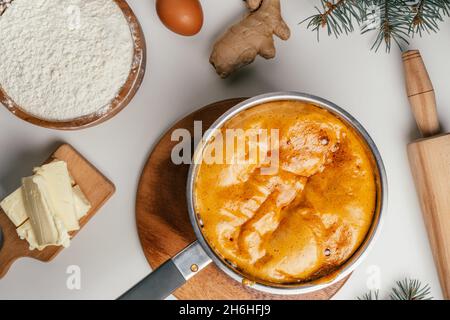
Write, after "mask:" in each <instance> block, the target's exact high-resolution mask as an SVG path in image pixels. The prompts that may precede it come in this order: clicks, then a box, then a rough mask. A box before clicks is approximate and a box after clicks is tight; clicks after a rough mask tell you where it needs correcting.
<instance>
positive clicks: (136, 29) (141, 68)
mask: <svg viewBox="0 0 450 320" xmlns="http://www.w3.org/2000/svg"><path fill="white" fill-rule="evenodd" d="M114 2H115V3H116V4H117V5H118V6H119V8H120V9H121V10H122V13H123V14H124V16H125V19H126V20H127V22H128V25H129V28H130V32H131V35H132V39H133V43H134V54H133V62H132V65H131V69H130V73H129V75H128V78H127V80H126V82H125V83H124V84H123V86H122V88H121V89H120V91H119V93H118V94H117V95H116V97H115V98H114V100H112V102H111V103H110V105H109V107H108V108H107V111H106V112H99V113H93V114H90V115H86V116H82V117H79V118H75V119H71V120H64V121H54V120H46V119H41V118H39V117H37V116H34V115H32V114H30V113H27V112H26V111H24V110H23V108H21V107H20V106H19V105H18V104H16V103H15V102H14V101H13V100H12V99H11V98H10V97H9V96H8V95H7V93H6V92H5V91H4V90H3V88H2V87H1V86H0V103H2V104H3V105H4V106H5V107H6V109H8V110H9V111H10V112H11V113H12V114H14V115H15V116H16V117H18V118H20V119H22V120H24V121H27V122H29V123H31V124H34V125H37V126H40V127H44V128H48V129H57V130H80V129H85V128H89V127H93V126H96V125H99V124H101V123H103V122H105V121H107V120H109V119H111V118H112V117H114V116H115V115H117V114H118V113H119V112H120V111H122V110H123V109H124V108H125V107H126V106H127V105H128V104H129V103H130V101H131V100H132V99H133V97H134V96H135V94H136V93H137V91H138V90H139V87H140V86H141V84H142V81H143V79H144V75H145V69H146V63H147V47H146V41H145V37H144V33H143V31H142V27H141V24H140V23H139V20H138V18H137V17H136V15H135V14H134V12H133V10H132V9H131V7H130V6H129V5H128V3H127V1H126V0H114Z"/></svg>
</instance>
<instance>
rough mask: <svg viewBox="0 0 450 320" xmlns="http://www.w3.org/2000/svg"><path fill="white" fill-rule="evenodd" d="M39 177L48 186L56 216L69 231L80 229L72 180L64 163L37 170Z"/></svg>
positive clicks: (51, 164)
mask: <svg viewBox="0 0 450 320" xmlns="http://www.w3.org/2000/svg"><path fill="white" fill-rule="evenodd" d="M34 172H35V174H36V175H37V176H41V177H43V178H44V179H45V180H46V182H47V184H46V185H47V186H48V193H49V198H50V199H51V201H52V203H53V207H54V210H55V213H56V215H57V216H58V217H59V219H60V220H61V221H62V222H63V224H64V226H65V228H66V229H67V230H68V231H74V230H78V229H80V225H79V223H78V218H77V215H76V212H75V210H76V208H75V201H74V196H73V192H72V178H71V177H70V174H69V171H68V169H67V164H66V163H65V162H64V161H53V162H51V163H49V164H45V165H43V166H41V167H38V168H35V169H34Z"/></svg>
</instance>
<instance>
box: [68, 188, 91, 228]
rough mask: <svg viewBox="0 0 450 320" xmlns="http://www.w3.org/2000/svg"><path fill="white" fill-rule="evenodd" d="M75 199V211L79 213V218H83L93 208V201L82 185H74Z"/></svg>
mask: <svg viewBox="0 0 450 320" xmlns="http://www.w3.org/2000/svg"><path fill="white" fill-rule="evenodd" d="M72 191H73V199H74V201H75V212H76V214H77V218H78V220H79V219H81V218H83V217H84V216H85V215H86V214H87V213H88V212H89V210H91V203H90V202H89V200H88V199H87V198H86V196H85V195H84V193H83V191H81V188H80V186H78V185H77V186H74V187H73V188H72Z"/></svg>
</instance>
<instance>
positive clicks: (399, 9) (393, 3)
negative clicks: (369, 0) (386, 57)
mask: <svg viewBox="0 0 450 320" xmlns="http://www.w3.org/2000/svg"><path fill="white" fill-rule="evenodd" d="M373 4H374V5H375V6H378V8H379V15H380V16H379V19H380V23H379V28H378V34H377V36H376V38H375V42H374V44H373V45H372V49H374V50H375V51H378V49H379V48H380V46H381V44H382V43H383V42H384V44H385V48H386V52H389V51H390V50H391V47H392V42H393V41H394V42H395V43H396V44H397V45H398V46H399V47H400V48H403V47H405V46H406V45H408V44H409V42H408V38H409V33H408V32H409V25H410V22H409V21H410V14H409V12H408V10H407V7H406V6H405V3H404V1H402V0H377V1H373ZM368 31H372V29H369V28H363V29H362V34H364V33H367V32H368Z"/></svg>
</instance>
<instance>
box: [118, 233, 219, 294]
mask: <svg viewBox="0 0 450 320" xmlns="http://www.w3.org/2000/svg"><path fill="white" fill-rule="evenodd" d="M210 263H211V258H210V257H209V256H208V255H207V254H206V252H205V251H204V250H203V248H202V247H201V245H200V244H199V243H198V242H197V241H195V242H193V243H191V244H190V245H189V246H187V247H186V248H185V249H184V250H183V251H181V252H180V253H178V254H177V255H176V256H175V257H173V258H172V259H170V260H168V261H166V262H165V263H163V264H162V265H161V266H160V267H158V268H157V269H156V270H154V271H153V272H152V273H150V274H149V275H148V276H146V277H145V278H144V279H142V280H141V281H140V282H139V283H138V284H136V285H135V286H134V287H133V288H131V289H130V290H128V291H127V292H126V293H124V294H123V295H121V296H120V297H119V298H118V299H119V300H162V299H165V298H167V297H168V296H169V295H170V294H171V293H172V292H174V291H175V290H176V289H178V288H179V287H181V286H182V285H183V284H185V283H186V281H187V280H189V279H190V278H192V277H193V276H194V275H196V274H197V273H198V272H199V271H200V270H202V269H203V268H205V267H206V266H207V265H208V264H210Z"/></svg>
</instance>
